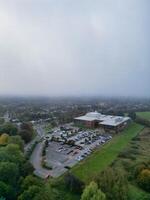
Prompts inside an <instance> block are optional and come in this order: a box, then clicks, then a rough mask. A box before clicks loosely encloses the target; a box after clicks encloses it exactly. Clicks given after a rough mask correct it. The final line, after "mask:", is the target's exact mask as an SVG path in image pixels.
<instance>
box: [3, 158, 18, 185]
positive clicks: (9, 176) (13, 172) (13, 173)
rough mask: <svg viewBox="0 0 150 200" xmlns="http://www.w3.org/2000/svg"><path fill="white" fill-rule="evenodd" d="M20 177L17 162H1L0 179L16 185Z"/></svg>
mask: <svg viewBox="0 0 150 200" xmlns="http://www.w3.org/2000/svg"><path fill="white" fill-rule="evenodd" d="M18 177H19V170H18V167H17V165H16V164H15V163H11V162H1V163H0V180H1V181H3V182H4V183H6V184H8V185H12V186H15V185H16V183H17V179H18Z"/></svg>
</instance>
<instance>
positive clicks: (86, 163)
mask: <svg viewBox="0 0 150 200" xmlns="http://www.w3.org/2000/svg"><path fill="white" fill-rule="evenodd" d="M142 129H143V126H142V125H139V124H136V123H132V124H130V125H129V127H128V128H127V129H125V130H124V131H123V132H122V133H121V134H119V135H116V136H115V137H114V138H113V139H112V140H111V141H110V142H108V143H107V144H105V145H104V146H103V147H101V148H99V149H97V150H96V151H95V152H94V153H92V154H91V156H89V157H88V158H87V159H85V160H83V161H82V162H80V163H79V164H78V165H76V166H75V167H74V168H73V169H72V172H73V174H75V175H76V176H78V177H79V178H80V179H81V180H83V181H85V182H87V181H89V180H90V178H91V177H92V176H94V175H95V174H96V173H97V172H100V171H101V170H103V169H105V168H106V167H107V166H108V165H110V164H111V163H112V162H113V161H114V160H115V159H116V157H117V156H118V154H119V152H120V151H122V150H123V149H124V148H125V147H126V145H127V144H128V143H129V142H130V140H131V139H132V138H133V137H135V136H136V135H137V134H138V133H139V132H140V131H141V130H142Z"/></svg>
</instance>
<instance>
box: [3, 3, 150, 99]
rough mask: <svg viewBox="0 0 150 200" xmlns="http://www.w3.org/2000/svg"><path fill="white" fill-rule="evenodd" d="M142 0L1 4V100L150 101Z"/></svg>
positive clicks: (147, 19) (146, 13)
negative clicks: (129, 98)
mask: <svg viewBox="0 0 150 200" xmlns="http://www.w3.org/2000/svg"><path fill="white" fill-rule="evenodd" d="M149 6H150V1H148V0H142V1H141V0H132V1H131V0H126V1H120V0H113V1H112V0H105V1H100V0H93V1H90V0H76V1H69V0H63V1H62V0H58V1H53V0H36V1H35V0H30V1H29V0H22V1H19V0H13V1H12V0H0V95H20V96H24V95H38V96H97V95H98V96H101V95H104V96H118V95H119V96H132V97H138V96H140V97H150V90H149V85H150V78H149V74H150V66H149V64H150V57H149V50H150V40H149V34H150V29H149V22H150V17H149Z"/></svg>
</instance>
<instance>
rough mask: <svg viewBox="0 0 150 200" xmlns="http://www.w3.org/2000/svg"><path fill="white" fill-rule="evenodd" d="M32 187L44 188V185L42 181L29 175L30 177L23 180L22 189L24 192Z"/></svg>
mask: <svg viewBox="0 0 150 200" xmlns="http://www.w3.org/2000/svg"><path fill="white" fill-rule="evenodd" d="M32 185H36V186H39V187H42V185H43V184H42V181H40V180H39V179H38V178H36V177H34V176H32V175H29V176H26V178H25V179H24V180H23V183H22V185H21V188H22V190H27V189H28V188H29V187H31V186H32Z"/></svg>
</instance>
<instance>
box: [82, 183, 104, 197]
mask: <svg viewBox="0 0 150 200" xmlns="http://www.w3.org/2000/svg"><path fill="white" fill-rule="evenodd" d="M105 199H106V197H105V194H104V193H103V192H102V191H101V190H100V189H98V186H97V184H96V183H95V182H91V183H90V184H89V185H88V186H87V187H86V188H85V189H84V191H83V194H82V196H81V200H105Z"/></svg>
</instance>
